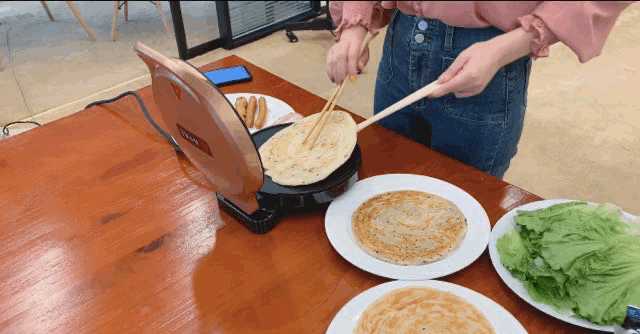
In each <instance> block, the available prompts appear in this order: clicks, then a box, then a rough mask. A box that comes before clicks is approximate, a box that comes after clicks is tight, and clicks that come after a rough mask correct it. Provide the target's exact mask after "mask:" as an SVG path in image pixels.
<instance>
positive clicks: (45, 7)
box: [40, 1, 55, 22]
mask: <svg viewBox="0 0 640 334" xmlns="http://www.w3.org/2000/svg"><path fill="white" fill-rule="evenodd" d="M40 3H41V4H42V7H44V11H45V12H47V16H48V17H49V20H51V21H52V22H53V21H55V20H54V19H53V15H52V14H51V11H50V10H49V6H47V2H46V1H40Z"/></svg>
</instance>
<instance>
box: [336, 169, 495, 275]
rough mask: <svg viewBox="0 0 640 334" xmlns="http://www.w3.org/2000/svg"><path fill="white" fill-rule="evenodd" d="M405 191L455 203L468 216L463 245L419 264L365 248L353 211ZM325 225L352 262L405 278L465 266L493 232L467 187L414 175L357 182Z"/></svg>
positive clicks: (369, 270) (477, 255) (449, 272)
mask: <svg viewBox="0 0 640 334" xmlns="http://www.w3.org/2000/svg"><path fill="white" fill-rule="evenodd" d="M401 190H416V191H424V192H428V193H431V194H435V195H438V196H441V197H443V198H446V199H448V200H449V201H451V202H453V203H454V204H455V205H456V206H457V207H458V208H459V209H460V211H461V212H462V213H463V214H464V216H465V218H466V219H467V233H466V235H465V237H464V239H463V240H462V242H461V243H460V246H459V247H458V248H457V249H455V250H454V251H453V252H451V253H450V254H449V255H447V256H446V257H445V258H443V259H441V260H439V261H436V262H433V263H428V264H423V265H415V266H403V265H397V264H393V263H389V262H385V261H382V260H379V259H377V258H375V257H373V256H371V255H369V254H368V253H367V252H365V251H364V250H363V249H361V248H360V246H358V244H357V242H356V240H355V237H354V236H353V231H352V228H351V216H352V215H353V212H354V211H355V210H356V209H357V208H358V207H359V206H360V204H362V203H364V202H365V201H366V200H368V199H370V198H371V197H374V196H376V195H379V194H382V193H386V192H390V191H401ZM324 226H325V231H326V233H327V237H328V238H329V242H331V245H332V246H333V248H334V249H335V250H336V251H337V252H338V253H339V254H340V255H342V257H344V258H345V259H346V260H347V261H349V262H351V264H353V265H354V266H356V267H358V268H360V269H362V270H365V271H368V272H370V273H372V274H376V275H379V276H383V277H388V278H393V279H403V280H425V279H432V278H438V277H442V276H446V275H449V274H452V273H454V272H456V271H458V270H460V269H463V268H464V267H466V266H468V265H470V264H471V263H472V262H473V261H475V260H476V259H477V258H478V257H479V256H480V255H481V254H482V252H483V251H484V250H485V248H486V247H487V243H488V242H489V234H490V231H491V226H490V225H489V217H487V213H486V212H485V211H484V209H483V208H482V205H480V203H478V201H476V200H475V199H474V198H473V197H471V195H469V194H468V193H466V192H465V191H464V190H462V189H460V188H458V187H456V186H454V185H452V184H450V183H447V182H445V181H442V180H438V179H434V178H431V177H428V176H422V175H411V174H387V175H380V176H374V177H370V178H368V179H364V180H361V181H358V182H356V184H354V185H353V187H352V188H351V189H349V191H347V192H346V193H344V194H342V195H341V196H340V197H338V198H337V199H335V200H334V201H333V202H332V203H331V205H329V209H328V210H327V213H326V215H325V218H324Z"/></svg>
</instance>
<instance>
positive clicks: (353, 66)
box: [347, 43, 361, 75]
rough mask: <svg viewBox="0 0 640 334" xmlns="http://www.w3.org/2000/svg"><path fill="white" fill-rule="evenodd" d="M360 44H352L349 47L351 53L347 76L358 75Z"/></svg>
mask: <svg viewBox="0 0 640 334" xmlns="http://www.w3.org/2000/svg"><path fill="white" fill-rule="evenodd" d="M360 44H361V43H351V44H350V45H349V53H348V54H347V71H348V72H347V74H349V75H356V74H358V61H359V60H360Z"/></svg>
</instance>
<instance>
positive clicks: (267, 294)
mask: <svg viewBox="0 0 640 334" xmlns="http://www.w3.org/2000/svg"><path fill="white" fill-rule="evenodd" d="M237 64H244V65H246V66H247V67H248V69H249V70H250V71H251V73H252V75H253V81H251V82H247V83H242V84H236V85H232V86H229V87H226V88H224V91H225V92H247V91H249V92H255V93H261V94H267V95H271V96H274V97H277V98H279V99H281V100H283V101H286V102H287V103H289V104H290V105H291V106H292V107H293V108H294V109H295V110H296V111H298V112H300V113H302V114H305V115H308V114H310V113H313V112H316V111H319V110H321V108H322V106H323V105H324V102H325V100H324V99H322V98H320V97H318V96H315V95H313V94H311V93H309V92H307V91H305V90H303V89H301V88H300V87H297V86H295V85H293V84H291V83H289V82H287V81H285V80H283V79H281V78H279V77H276V76H275V75H272V74H270V73H268V72H266V71H265V70H262V69H260V68H258V67H256V66H254V65H252V64H250V63H248V62H246V61H244V60H243V59H241V58H238V57H235V56H231V57H228V58H225V59H222V60H220V61H218V62H216V63H214V64H210V65H208V66H205V67H204V68H203V69H205V70H209V69H213V68H216V67H222V66H230V65H237ZM140 93H141V95H142V96H143V98H144V99H145V101H146V103H147V105H148V107H149V109H150V110H151V112H152V114H153V115H156V116H158V115H157V112H156V108H155V105H154V103H153V97H152V94H151V89H150V88H149V87H147V88H144V89H141V90H140ZM160 123H162V122H160ZM358 140H359V143H360V145H361V147H362V149H363V151H362V155H363V157H362V159H363V165H362V168H361V170H360V174H359V175H360V177H361V178H365V177H369V176H374V175H380V174H385V173H414V174H422V175H429V176H432V177H436V178H440V179H443V180H446V181H449V182H451V183H453V184H455V185H457V186H459V187H461V188H463V189H464V190H466V191H467V192H469V193H470V194H471V195H472V196H474V197H475V198H477V199H478V201H480V203H481V204H482V205H483V206H484V208H485V209H486V210H487V213H488V214H489V217H490V219H491V222H492V224H493V223H495V222H496V220H497V219H498V218H500V217H501V216H502V215H503V214H504V213H505V212H506V211H508V210H510V209H512V208H514V207H516V206H518V205H521V204H524V203H526V202H530V201H533V200H538V199H539V198H538V197H537V196H535V195H533V194H530V193H528V192H526V191H524V190H522V189H519V188H517V187H515V186H512V185H509V184H507V183H505V182H502V181H499V180H497V179H495V178H493V177H491V176H488V175H485V174H483V173H481V172H479V171H477V170H475V169H473V168H471V167H468V166H465V165H463V164H461V163H459V162H456V161H454V160H452V159H449V158H447V157H445V156H443V155H441V154H439V153H436V152H434V151H431V150H429V149H427V148H426V147H424V146H421V145H419V144H417V143H414V142H412V141H410V140H408V139H405V138H404V137H401V136H399V135H396V134H394V133H392V132H390V131H387V130H385V129H383V128H381V127H378V126H371V127H370V128H367V129H366V130H365V131H363V132H362V133H360V134H359V138H358ZM0 180H1V183H0V245H1V246H0V331H1V332H3V333H121V332H129V333H163V332H178V333H324V331H325V330H326V328H327V326H328V324H329V322H330V321H331V319H332V318H333V316H334V315H335V314H336V312H337V311H338V310H339V309H340V308H341V307H342V305H344V304H345V303H346V302H347V301H349V300H350V299H351V298H353V297H354V296H355V295H357V294H358V293H360V292H362V291H364V290H365V289H367V288H369V287H372V286H374V285H377V284H379V283H382V282H384V281H385V279H382V278H379V277H376V276H373V275H371V274H368V273H366V272H364V271H361V270H359V269H357V268H356V267H354V266H352V265H350V264H349V263H348V262H346V261H345V260H343V259H342V258H341V257H340V256H339V255H338V254H337V253H336V252H335V251H334V250H333V249H332V248H331V246H330V244H329V242H328V240H327V238H326V236H325V233H324V223H323V216H324V212H323V211H315V212H309V213H307V214H298V215H295V216H290V217H286V218H285V219H283V220H282V221H281V222H280V224H279V225H278V226H276V228H275V229H274V230H273V231H271V232H270V233H268V234H266V235H255V234H252V233H250V232H249V231H248V230H246V229H245V228H244V227H243V226H242V225H241V224H240V223H239V222H237V221H234V219H232V218H231V217H230V216H228V215H226V214H225V213H221V212H219V211H218V208H217V203H216V201H215V197H214V194H213V193H212V191H211V188H210V186H208V185H207V183H206V181H205V180H204V178H203V177H202V175H201V174H200V173H199V172H198V171H197V170H195V169H194V168H193V167H192V165H191V164H190V163H189V162H188V161H186V160H185V159H184V158H183V157H181V156H180V155H177V154H176V153H175V152H174V150H173V149H172V148H171V146H170V145H169V144H167V143H166V142H165V141H164V140H163V138H162V137H160V136H159V135H158V134H157V133H156V132H155V130H154V129H153V128H152V127H151V126H150V125H149V124H147V122H146V121H145V120H144V118H143V116H142V113H141V112H140V110H139V109H138V106H137V104H136V103H135V100H134V99H133V98H125V99H123V100H121V101H118V102H116V103H113V104H111V105H108V106H102V107H93V108H90V109H87V110H85V111H82V112H79V113H77V114H75V115H73V116H70V117H67V118H64V119H61V120H59V121H56V122H53V123H51V124H48V125H45V126H43V127H41V128H37V129H34V130H32V131H29V132H28V133H25V134H22V135H18V136H15V137H12V138H9V139H7V140H3V141H0ZM443 279H444V280H446V281H449V282H454V283H457V284H460V285H463V286H466V287H468V288H471V289H473V290H476V291H478V292H480V293H482V294H484V295H486V296H488V297H490V298H492V299H493V300H495V301H497V302H498V303H500V304H501V305H502V306H504V307H505V308H506V309H507V310H509V311H510V312H511V313H513V314H514V315H515V316H516V317H517V318H518V319H519V320H520V321H521V322H522V323H523V325H524V326H525V327H526V328H527V329H528V331H529V333H536V334H537V333H584V330H582V329H580V328H577V327H573V326H570V325H567V324H564V323H562V322H560V321H558V320H555V319H553V318H551V317H549V316H546V315H545V314H543V313H541V312H539V311H537V310H535V309H534V308H533V307H531V306H529V305H528V304H526V303H525V302H524V301H522V300H520V299H519V298H518V297H517V296H516V295H515V294H513V293H512V292H511V291H510V290H509V289H508V288H507V287H506V286H505V285H504V284H503V283H502V282H501V281H500V279H499V278H498V275H497V274H496V272H495V270H494V269H493V267H492V266H491V263H490V260H489V256H488V253H487V252H485V253H484V254H483V255H482V256H481V257H480V258H479V259H478V260H477V261H476V262H474V263H473V264H472V265H471V266H469V267H467V268H466V269H464V270H462V271H460V272H458V273H456V274H453V275H450V276H448V277H444V278H443Z"/></svg>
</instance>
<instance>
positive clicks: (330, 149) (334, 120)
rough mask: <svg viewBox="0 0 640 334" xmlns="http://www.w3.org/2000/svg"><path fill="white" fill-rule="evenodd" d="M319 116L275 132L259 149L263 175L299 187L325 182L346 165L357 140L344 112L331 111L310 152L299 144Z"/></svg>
mask: <svg viewBox="0 0 640 334" xmlns="http://www.w3.org/2000/svg"><path fill="white" fill-rule="evenodd" d="M319 116H320V114H319V113H317V114H314V115H311V116H308V117H305V118H303V119H301V120H299V121H298V122H296V123H294V124H292V125H290V126H288V127H287V128H285V129H283V130H281V131H280V132H278V133H276V134H275V135H274V136H273V137H271V138H270V139H269V140H268V141H267V142H266V143H264V144H263V145H262V146H260V149H259V153H260V158H261V159H262V165H263V167H264V168H265V174H267V175H269V176H270V177H271V179H272V180H273V181H274V182H276V183H278V184H281V185H285V186H300V185H307V184H312V183H316V182H319V181H322V180H324V179H326V178H327V177H328V176H329V175H331V173H333V172H334V171H335V170H336V169H338V168H339V167H340V166H341V165H342V164H343V163H345V162H346V161H347V160H348V159H349V157H350V156H351V153H352V152H353V149H354V148H355V146H356V141H357V132H358V131H357V125H356V122H355V121H354V120H353V118H351V116H350V115H349V114H348V113H346V112H344V111H333V112H332V113H331V114H330V115H329V116H328V117H329V119H327V122H326V124H325V126H324V128H323V129H322V132H321V133H320V136H319V137H318V140H317V141H316V143H315V145H314V146H313V148H312V149H307V148H305V147H304V146H303V145H302V142H303V141H304V138H305V137H306V136H307V134H308V133H309V131H310V130H311V128H312V127H313V125H314V124H315V122H316V120H317V119H318V117H319Z"/></svg>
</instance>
